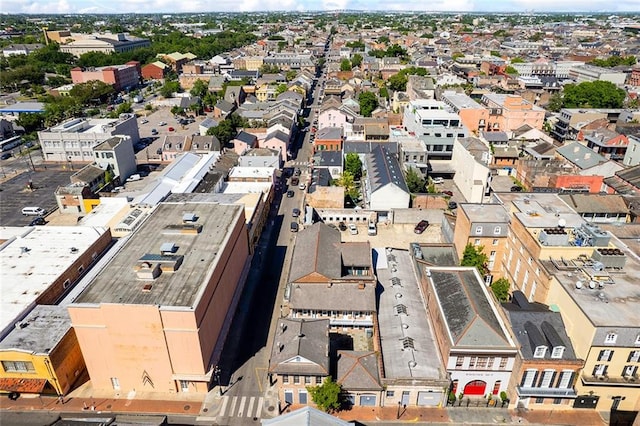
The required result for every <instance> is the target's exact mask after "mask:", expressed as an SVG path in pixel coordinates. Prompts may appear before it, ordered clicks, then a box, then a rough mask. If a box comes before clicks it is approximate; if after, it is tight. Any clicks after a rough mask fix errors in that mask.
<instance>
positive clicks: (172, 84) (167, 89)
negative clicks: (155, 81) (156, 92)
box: [160, 81, 180, 98]
mask: <svg viewBox="0 0 640 426" xmlns="http://www.w3.org/2000/svg"><path fill="white" fill-rule="evenodd" d="M176 92H180V83H179V82H177V81H165V83H164V84H163V85H162V87H161V88H160V95H161V96H163V97H165V98H172V97H173V94H174V93H176Z"/></svg>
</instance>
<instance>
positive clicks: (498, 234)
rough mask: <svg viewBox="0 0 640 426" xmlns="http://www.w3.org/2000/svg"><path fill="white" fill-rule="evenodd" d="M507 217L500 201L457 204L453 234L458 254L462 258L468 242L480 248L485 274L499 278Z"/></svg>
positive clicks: (507, 230) (503, 253)
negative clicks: (486, 269)
mask: <svg viewBox="0 0 640 426" xmlns="http://www.w3.org/2000/svg"><path fill="white" fill-rule="evenodd" d="M510 220H511V218H510V216H509V213H508V212H507V209H506V208H505V207H504V206H503V205H502V204H466V203H461V204H458V212H457V219H456V227H455V230H454V236H453V243H454V246H455V248H456V252H457V253H458V257H459V258H460V259H462V254H463V252H464V249H465V247H466V246H467V245H468V244H472V245H473V246H475V247H483V248H484V254H486V255H487V260H488V262H487V268H488V269H489V274H491V275H492V276H494V277H498V278H499V277H501V276H502V274H501V266H502V261H501V259H502V258H503V257H504V255H505V252H506V247H507V236H508V234H509V221H510Z"/></svg>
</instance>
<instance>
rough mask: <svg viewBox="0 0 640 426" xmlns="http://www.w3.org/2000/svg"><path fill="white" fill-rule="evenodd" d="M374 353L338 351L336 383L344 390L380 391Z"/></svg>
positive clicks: (376, 361)
mask: <svg viewBox="0 0 640 426" xmlns="http://www.w3.org/2000/svg"><path fill="white" fill-rule="evenodd" d="M378 371H379V369H378V357H377V356H376V353H375V352H361V351H338V378H337V382H338V383H340V384H341V385H342V387H343V388H344V389H345V390H370V391H379V390H382V385H381V384H380V375H379V373H378Z"/></svg>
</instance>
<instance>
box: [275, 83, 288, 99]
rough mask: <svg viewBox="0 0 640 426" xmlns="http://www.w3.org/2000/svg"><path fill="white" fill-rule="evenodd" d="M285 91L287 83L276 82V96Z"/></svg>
mask: <svg viewBox="0 0 640 426" xmlns="http://www.w3.org/2000/svg"><path fill="white" fill-rule="evenodd" d="M286 91H287V85H286V84H284V83H282V84H278V87H276V96H277V95H280V94H282V93H284V92H286Z"/></svg>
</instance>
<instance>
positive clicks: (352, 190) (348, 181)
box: [334, 170, 360, 200]
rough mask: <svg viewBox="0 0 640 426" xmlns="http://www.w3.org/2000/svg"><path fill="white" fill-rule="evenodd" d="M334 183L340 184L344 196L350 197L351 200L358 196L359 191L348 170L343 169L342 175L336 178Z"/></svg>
mask: <svg viewBox="0 0 640 426" xmlns="http://www.w3.org/2000/svg"><path fill="white" fill-rule="evenodd" d="M334 183H335V184H336V185H337V186H341V187H343V188H344V195H345V197H350V198H351V199H352V200H355V199H357V198H358V197H359V196H360V192H358V188H356V182H355V179H354V178H353V175H352V174H351V173H350V172H348V171H346V170H345V171H344V172H343V173H342V176H340V178H338V179H336V180H335V181H334Z"/></svg>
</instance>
